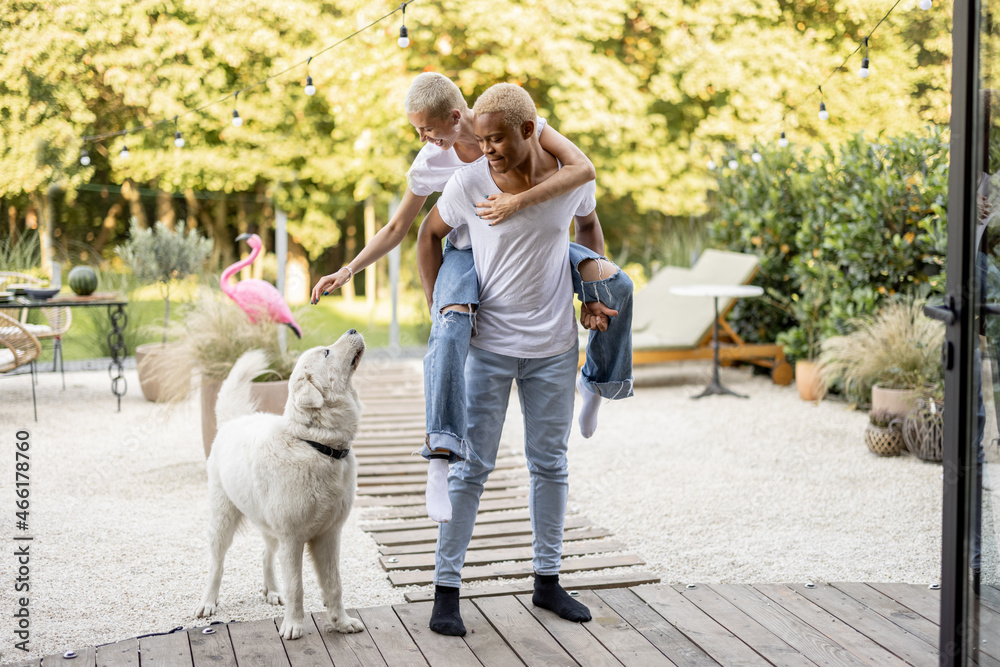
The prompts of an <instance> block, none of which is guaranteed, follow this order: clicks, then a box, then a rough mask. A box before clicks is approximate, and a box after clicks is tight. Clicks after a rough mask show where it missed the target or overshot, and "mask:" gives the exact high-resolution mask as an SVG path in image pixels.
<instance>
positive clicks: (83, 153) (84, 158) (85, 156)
mask: <svg viewBox="0 0 1000 667" xmlns="http://www.w3.org/2000/svg"><path fill="white" fill-rule="evenodd" d="M80 164H82V165H83V166H84V167H86V166H87V165H89V164H90V154H89V153H87V149H86V148H82V149H80Z"/></svg>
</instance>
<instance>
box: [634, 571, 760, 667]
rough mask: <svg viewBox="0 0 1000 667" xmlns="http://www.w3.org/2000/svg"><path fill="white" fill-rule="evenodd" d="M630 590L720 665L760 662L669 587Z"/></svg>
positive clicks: (737, 640)
mask: <svg viewBox="0 0 1000 667" xmlns="http://www.w3.org/2000/svg"><path fill="white" fill-rule="evenodd" d="M633 592H634V593H635V594H636V595H638V596H639V597H640V598H641V599H643V600H645V601H646V603H647V604H648V605H649V606H650V607H652V608H653V609H654V610H655V611H656V613H658V614H659V615H660V616H662V617H663V618H664V619H666V620H667V622H668V623H670V624H671V625H673V626H675V627H676V628H677V629H678V630H680V631H681V632H683V633H684V634H685V635H686V636H687V637H688V638H689V639H690V640H691V641H693V642H694V643H695V644H697V645H698V646H700V647H701V649H702V650H703V651H705V652H706V653H708V655H710V656H711V657H712V658H713V659H715V660H717V661H718V662H720V663H722V664H723V665H731V664H747V665H751V664H759V663H760V662H761V657H760V656H759V655H757V653H755V652H754V650H753V649H751V648H750V647H749V646H747V645H746V644H744V643H743V642H742V641H741V640H740V639H739V638H738V637H736V635H734V634H733V633H731V632H730V631H729V630H727V629H726V628H724V627H723V626H721V625H719V624H718V623H717V622H716V621H715V620H714V619H713V618H712V617H711V616H709V615H708V614H706V613H705V612H703V611H702V610H700V609H698V607H696V606H695V605H694V603H692V602H691V601H689V600H687V599H685V598H684V596H682V595H681V594H680V593H678V592H677V591H675V590H674V589H672V588H670V586H650V587H644V588H634V589H633Z"/></svg>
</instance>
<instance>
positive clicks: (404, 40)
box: [396, 25, 410, 49]
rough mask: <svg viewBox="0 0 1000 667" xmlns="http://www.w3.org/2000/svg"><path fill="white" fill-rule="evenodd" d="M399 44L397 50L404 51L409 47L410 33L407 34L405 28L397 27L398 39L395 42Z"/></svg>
mask: <svg viewBox="0 0 1000 667" xmlns="http://www.w3.org/2000/svg"><path fill="white" fill-rule="evenodd" d="M396 43H397V44H399V48H401V49H405V48H406V47H408V46H409V45H410V33H409V32H407V30H406V26H405V25H401V26H399V39H398V40H397V41H396Z"/></svg>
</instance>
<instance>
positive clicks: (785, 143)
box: [778, 132, 788, 148]
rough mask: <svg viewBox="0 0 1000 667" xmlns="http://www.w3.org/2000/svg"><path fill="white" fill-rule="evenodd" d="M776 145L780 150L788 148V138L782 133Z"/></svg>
mask: <svg viewBox="0 0 1000 667" xmlns="http://www.w3.org/2000/svg"><path fill="white" fill-rule="evenodd" d="M778 145H779V146H781V147H782V148H788V138H787V137H786V136H785V133H784V132H782V133H781V138H780V139H778Z"/></svg>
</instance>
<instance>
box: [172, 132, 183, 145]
mask: <svg viewBox="0 0 1000 667" xmlns="http://www.w3.org/2000/svg"><path fill="white" fill-rule="evenodd" d="M174 146H177V148H184V137H182V136H181V133H180V130H178V131H177V132H174Z"/></svg>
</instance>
